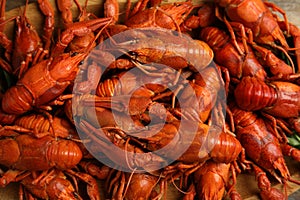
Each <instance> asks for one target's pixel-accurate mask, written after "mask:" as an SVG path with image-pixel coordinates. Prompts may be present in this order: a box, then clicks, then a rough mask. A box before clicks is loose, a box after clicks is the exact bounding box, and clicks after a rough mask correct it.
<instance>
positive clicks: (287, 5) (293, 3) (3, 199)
mask: <svg viewBox="0 0 300 200" xmlns="http://www.w3.org/2000/svg"><path fill="white" fill-rule="evenodd" d="M36 1H37V0H29V3H32V2H36ZM125 1H126V0H121V1H120V2H122V3H124V2H125ZM79 2H84V1H83V0H79ZM89 2H99V0H89ZM270 2H274V3H276V4H277V5H278V6H279V7H280V8H282V9H283V10H284V11H286V13H287V17H288V19H289V20H290V21H291V22H292V23H294V24H295V25H297V26H298V27H300V0H289V1H283V0H270ZM24 3H25V0H13V1H12V0H7V5H6V10H7V11H9V10H12V9H14V8H17V7H19V6H22V5H24ZM29 15H30V13H29ZM294 169H296V171H298V172H299V169H300V166H299V163H296V164H294ZM297 178H299V179H300V177H299V175H297ZM252 179H253V177H252V178H251V177H246V178H245V177H242V180H238V182H239V181H246V182H245V183H243V185H244V186H243V187H245V188H247V187H249V185H251V183H250V182H251V181H252V182H253V183H255V180H252ZM248 181H249V182H248ZM294 187H295V188H299V186H294ZM17 191H18V184H14V183H13V184H10V185H9V186H8V187H6V188H0V200H13V199H18V194H17V193H18V192H17ZM293 191H295V189H294V190H293ZM169 193H173V194H175V196H176V195H180V194H179V193H178V191H176V190H174V188H173V189H172V188H171V189H170V190H169ZM173 197H174V196H173ZM167 199H174V198H167ZM247 199H248V200H254V199H257V196H256V195H255V196H253V197H249V198H247ZM296 199H300V189H298V190H296V191H295V192H293V193H292V194H291V195H290V196H289V200H296Z"/></svg>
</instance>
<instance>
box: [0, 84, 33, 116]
mask: <svg viewBox="0 0 300 200" xmlns="http://www.w3.org/2000/svg"><path fill="white" fill-rule="evenodd" d="M33 103H34V98H33V96H32V94H31V92H30V91H29V90H28V89H27V88H26V87H24V86H23V85H16V86H13V87H11V88H9V89H8V90H7V91H6V92H5V93H4V96H3V99H2V109H3V111H4V112H6V113H8V114H15V115H20V114H23V113H25V112H27V111H29V110H31V108H32V106H33Z"/></svg>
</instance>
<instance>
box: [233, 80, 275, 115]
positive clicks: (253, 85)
mask: <svg viewBox="0 0 300 200" xmlns="http://www.w3.org/2000/svg"><path fill="white" fill-rule="evenodd" d="M234 96H235V100H236V103H237V105H238V106H239V107H240V108H241V109H243V110H248V111H250V110H251V111H255V110H260V109H262V108H265V107H269V106H272V105H273V104H274V103H275V102H276V100H277V92H276V90H275V89H274V88H273V87H271V86H269V85H267V84H266V83H265V82H263V81H261V80H258V79H257V78H254V77H244V78H243V79H242V80H241V82H240V83H239V84H238V85H237V87H236V88H235V90H234Z"/></svg>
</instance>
